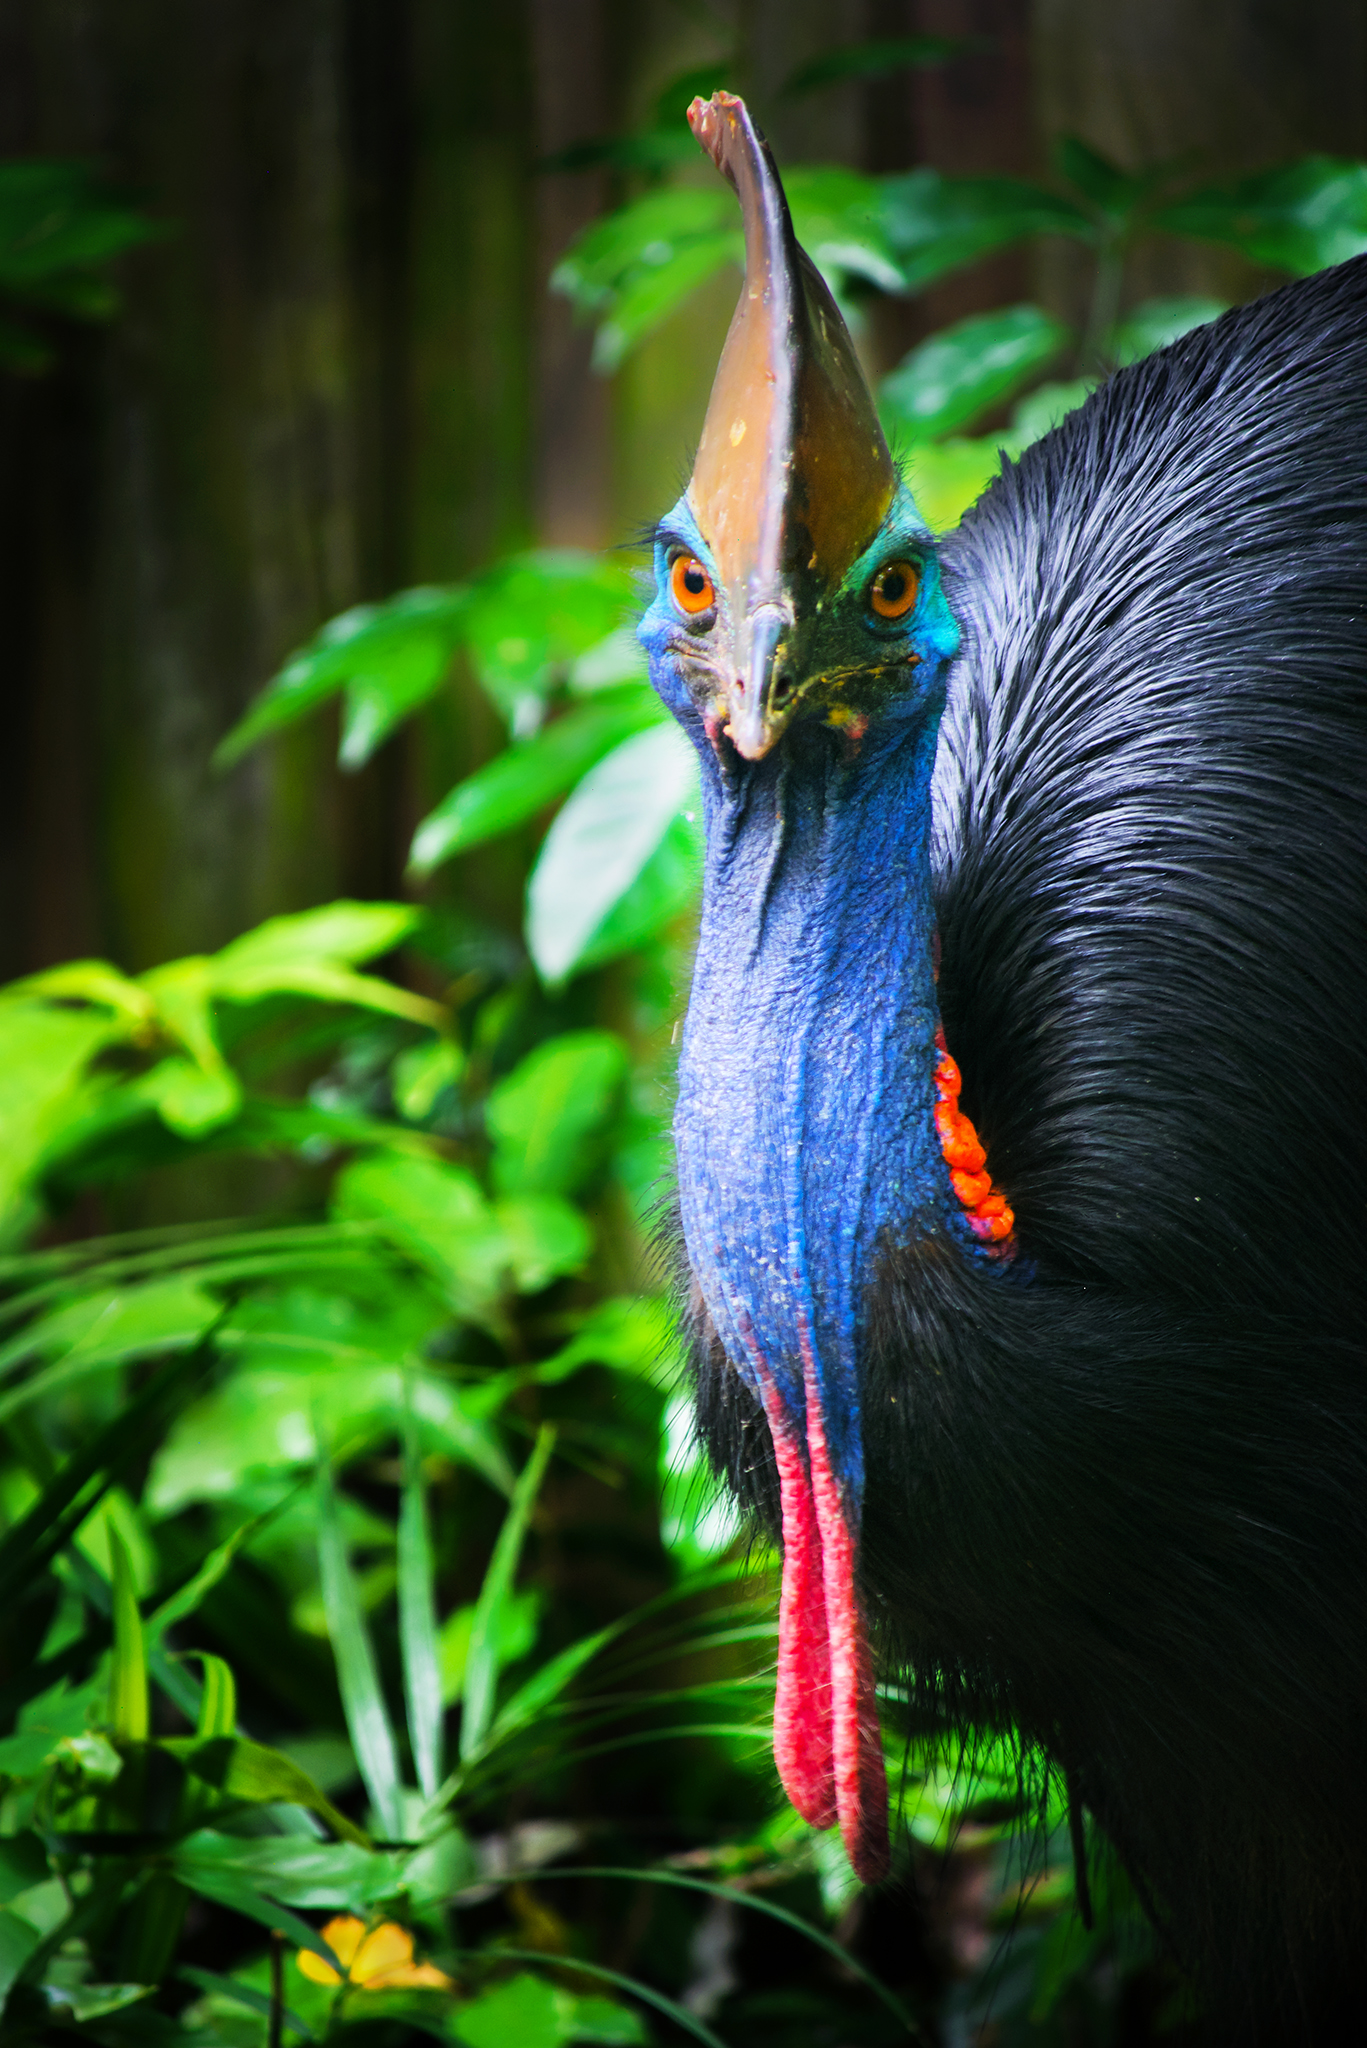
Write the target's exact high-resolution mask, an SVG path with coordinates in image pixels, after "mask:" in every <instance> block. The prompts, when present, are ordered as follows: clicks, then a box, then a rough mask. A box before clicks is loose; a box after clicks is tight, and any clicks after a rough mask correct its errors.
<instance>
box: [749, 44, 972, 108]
mask: <svg viewBox="0 0 1367 2048" xmlns="http://www.w3.org/2000/svg"><path fill="white" fill-rule="evenodd" d="M969 47H971V45H970V43H969V41H968V40H967V39H966V38H964V37H961V36H874V37H871V38H869V40H867V41H865V42H861V43H846V44H845V45H844V46H843V47H842V48H840V49H836V50H824V51H823V52H822V54H821V55H820V56H819V57H812V58H811V59H809V61H808V62H807V63H805V64H799V65H798V67H797V69H796V71H793V72H791V73H790V74H789V76H788V79H787V81H786V83H785V84H784V87H783V97H784V98H785V99H797V98H799V97H801V95H802V94H803V93H809V92H819V91H821V89H822V88H823V87H825V86H829V85H844V84H845V83H846V82H847V81H848V80H850V79H852V78H890V77H892V76H893V75H894V74H895V73H896V72H898V71H910V70H913V69H918V70H919V69H920V68H922V67H923V66H925V65H932V64H944V63H946V62H948V60H949V59H950V58H951V57H955V56H957V55H958V54H959V52H960V51H961V50H964V49H967V48H969Z"/></svg>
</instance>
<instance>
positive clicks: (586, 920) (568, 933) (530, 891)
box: [527, 725, 699, 987]
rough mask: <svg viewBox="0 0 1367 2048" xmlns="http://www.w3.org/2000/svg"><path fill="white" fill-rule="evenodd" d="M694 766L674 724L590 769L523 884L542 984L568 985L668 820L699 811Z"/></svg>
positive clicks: (639, 736) (530, 941)
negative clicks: (525, 885)
mask: <svg viewBox="0 0 1367 2048" xmlns="http://www.w3.org/2000/svg"><path fill="white" fill-rule="evenodd" d="M697 778H698V770H697V762H696V760H695V758H694V755H693V751H692V749H691V747H690V746H689V744H688V742H687V740H686V739H685V738H684V737H683V735H682V733H680V732H679V731H678V730H677V729H676V728H675V727H674V726H672V725H662V726H659V727H655V728H652V729H651V730H650V731H648V732H641V733H637V734H636V735H635V737H634V738H632V739H629V740H626V741H624V742H623V744H622V745H621V746H620V747H617V748H616V749H615V750H614V751H613V752H612V753H611V754H609V755H608V756H607V758H606V759H605V760H602V761H600V762H599V763H598V765H597V767H596V768H592V769H590V771H589V773H588V774H587V775H586V776H585V777H584V780H583V781H582V782H581V783H580V784H579V786H578V788H577V789H576V790H575V792H574V794H573V795H572V796H571V797H570V798H569V800H568V802H567V803H566V804H565V805H564V807H563V809H562V810H561V811H560V812H559V813H558V815H557V817H556V819H555V822H554V823H553V824H552V826H551V829H550V831H549V832H548V833H547V835H546V841H545V844H544V845H543V847H542V849H541V853H540V856H539V858H538V860H537V863H536V866H535V868H534V869H533V870H532V875H531V879H530V881H529V883H528V885H527V943H528V947H529V949H530V951H531V955H532V958H533V960H534V961H535V962H536V965H537V968H538V969H539V971H540V973H541V975H542V978H543V979H544V980H545V981H546V982H548V983H549V984H550V985H551V986H552V987H554V986H557V985H559V984H560V983H562V982H564V981H566V980H568V978H569V976H570V975H571V974H572V973H573V972H574V971H575V968H576V967H577V966H578V965H579V963H580V962H581V960H582V959H583V957H584V955H585V954H586V952H587V951H588V948H589V945H590V943H591V941H592V940H593V938H594V936H595V934H596V933H597V931H598V929H599V927H600V926H601V925H602V924H603V923H604V921H605V919H606V918H607V916H608V914H609V912H610V911H611V910H612V909H613V907H614V906H615V905H616V904H617V903H618V902H619V901H620V899H621V898H622V897H623V896H624V895H625V894H626V891H627V890H628V889H629V888H630V887H631V885H632V883H633V882H634V881H635V880H636V879H637V877H638V875H639V874H640V873H641V870H642V869H643V868H644V866H645V864H646V862H647V861H648V860H649V859H650V856H651V855H652V854H653V853H654V852H655V850H656V848H657V847H658V846H659V845H660V842H661V841H662V839H663V838H664V836H665V834H666V832H667V831H668V830H669V827H670V825H671V823H672V822H673V820H674V819H675V818H676V817H678V816H679V814H680V813H681V812H683V811H685V810H693V811H696V810H697V808H698V804H699V798H698V794H697V787H698V783H697Z"/></svg>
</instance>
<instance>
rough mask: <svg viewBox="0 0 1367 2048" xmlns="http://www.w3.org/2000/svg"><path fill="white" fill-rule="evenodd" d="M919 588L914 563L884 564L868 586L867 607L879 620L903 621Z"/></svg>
mask: <svg viewBox="0 0 1367 2048" xmlns="http://www.w3.org/2000/svg"><path fill="white" fill-rule="evenodd" d="M920 587H921V578H920V573H919V571H918V570H917V567H916V564H915V563H914V562H886V563H885V564H884V565H883V567H882V568H881V569H880V570H879V571H878V574H877V575H876V576H875V577H874V579H873V581H872V583H871V584H870V585H869V606H870V609H871V610H872V611H874V612H875V613H876V614H877V616H878V617H879V618H880V619H904V618H905V617H906V615H907V613H908V612H909V611H910V610H911V608H912V606H913V605H914V604H915V602H916V593H917V591H918V590H919V589H920Z"/></svg>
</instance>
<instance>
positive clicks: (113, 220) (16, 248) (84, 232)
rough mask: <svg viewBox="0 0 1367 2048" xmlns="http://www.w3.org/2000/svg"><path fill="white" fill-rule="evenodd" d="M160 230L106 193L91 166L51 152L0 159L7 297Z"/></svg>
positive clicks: (32, 291)
mask: <svg viewBox="0 0 1367 2048" xmlns="http://www.w3.org/2000/svg"><path fill="white" fill-rule="evenodd" d="M162 232H163V230H162V228H161V227H160V226H159V225H158V223H157V222H156V221H153V220H150V219H149V218H148V216H147V215H146V214H143V213H138V212H136V211H135V210H134V209H133V208H132V207H130V206H126V205H124V204H122V203H121V202H120V201H119V200H117V199H115V198H113V197H112V196H111V195H110V194H109V193H108V192H107V191H105V190H104V189H103V188H102V187H101V184H100V181H99V176H98V173H97V171H96V170H95V168H94V166H93V165H91V164H87V163H81V162H79V161H73V160H70V159H65V160H64V159H61V158H55V157H49V158H43V157H30V158H27V159H23V158H21V159H18V160H17V161H14V162H10V163H5V164H0V284H3V285H4V287H5V289H6V290H7V291H8V292H10V293H11V294H14V295H16V296H25V295H35V296H36V295H37V294H38V292H39V288H40V287H41V286H42V285H44V284H45V283H48V282H50V281H51V280H52V279H53V278H57V277H61V276H62V275H63V274H64V273H67V272H70V271H73V270H82V269H85V268H87V267H88V266H89V265H91V264H96V263H103V262H107V261H108V259H109V258H110V257H111V256H116V255H118V254H119V252H120V251H121V250H124V249H131V248H134V247H136V245H137V244H138V243H139V242H146V241H150V240H151V239H153V238H154V237H155V236H158V235H160V234H161V233H162Z"/></svg>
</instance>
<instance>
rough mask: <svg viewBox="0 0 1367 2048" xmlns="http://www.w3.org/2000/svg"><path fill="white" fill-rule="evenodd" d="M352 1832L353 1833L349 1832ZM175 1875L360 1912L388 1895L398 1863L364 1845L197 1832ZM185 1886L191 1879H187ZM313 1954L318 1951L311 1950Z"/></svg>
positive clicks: (178, 1855)
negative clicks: (213, 1876) (191, 1870)
mask: <svg viewBox="0 0 1367 2048" xmlns="http://www.w3.org/2000/svg"><path fill="white" fill-rule="evenodd" d="M353 1832H354V1830H353ZM174 1857H175V1862H176V1865H177V1874H178V1875H180V1876H181V1877H183V1878H184V1876H185V1870H186V1868H187V1867H189V1866H194V1867H195V1868H196V1869H197V1870H198V1871H201V1872H203V1873H205V1874H206V1875H207V1874H210V1873H218V1874H219V1875H221V1876H223V1877H230V1878H232V1879H235V1880H236V1881H237V1882H238V1883H240V1884H249V1885H252V1886H255V1887H259V1888H260V1889H261V1890H262V1891H264V1892H268V1893H269V1894H270V1896H271V1897H272V1898H276V1899H280V1900H282V1901H283V1902H284V1903H285V1904H286V1905H289V1906H299V1907H303V1908H306V1909H307V1908H316V1907H320V1906H322V1907H326V1906H332V1907H341V1908H347V1909H349V1910H350V1911H351V1912H353V1913H354V1912H360V1913H364V1912H365V1911H366V1909H367V1907H369V1906H371V1905H373V1904H375V1903H376V1901H378V1900H380V1899H384V1898H388V1897H390V1896H392V1893H393V1890H394V1887H395V1879H396V1876H397V1874H398V1871H399V1869H400V1867H401V1861H400V1858H399V1857H397V1856H395V1855H391V1854H388V1853H386V1852H384V1851H381V1850H376V1849H371V1848H367V1847H366V1846H365V1845H364V1843H363V1842H355V1841H350V1842H317V1841H312V1840H310V1839H307V1838H305V1837H304V1836H301V1835H294V1836H285V1837H281V1836H279V1835H257V1836H240V1835H225V1834H220V1833H218V1832H216V1831H215V1830H214V1829H212V1828H200V1829H198V1830H197V1831H196V1833H194V1834H193V1835H188V1836H187V1837H186V1839H185V1840H184V1841H183V1842H182V1843H181V1844H180V1845H179V1847H178V1848H177V1849H176V1850H175V1852H174ZM185 1881H186V1882H187V1883H188V1882H190V1880H189V1879H188V1878H186V1879H185ZM314 1953H315V1954H319V1953H322V1951H320V1950H317V1949H315V1951H314Z"/></svg>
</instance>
